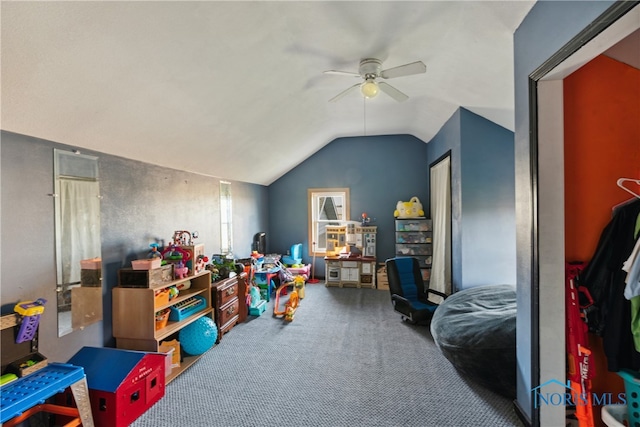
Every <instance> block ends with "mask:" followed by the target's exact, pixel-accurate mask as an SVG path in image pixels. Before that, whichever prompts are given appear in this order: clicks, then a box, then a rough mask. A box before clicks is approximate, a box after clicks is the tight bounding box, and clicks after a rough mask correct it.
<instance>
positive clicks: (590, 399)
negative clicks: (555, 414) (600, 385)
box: [531, 379, 627, 408]
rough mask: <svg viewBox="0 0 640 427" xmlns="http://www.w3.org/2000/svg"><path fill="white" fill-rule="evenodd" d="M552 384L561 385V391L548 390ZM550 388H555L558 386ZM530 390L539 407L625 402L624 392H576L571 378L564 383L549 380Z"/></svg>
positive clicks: (534, 401) (535, 405)
mask: <svg viewBox="0 0 640 427" xmlns="http://www.w3.org/2000/svg"><path fill="white" fill-rule="evenodd" d="M552 384H557V385H559V386H560V387H562V391H560V392H558V391H551V392H549V391H548V389H549V387H548V386H550V385H552ZM576 385H577V384H576ZM552 388H553V389H554V390H555V389H557V388H558V387H552ZM545 389H547V390H545ZM577 389H578V390H581V389H582V388H581V387H577ZM531 391H532V392H533V404H534V407H535V408H539V407H540V406H588V405H593V406H601V405H625V404H626V403H627V398H626V396H625V393H617V394H613V393H587V392H580V393H578V392H576V391H575V390H574V389H573V388H572V387H571V380H567V383H566V384H565V383H563V382H560V381H558V380H555V379H553V380H549V381H547V382H546V383H544V384H540V385H539V386H538V387H535V388H532V389H531Z"/></svg>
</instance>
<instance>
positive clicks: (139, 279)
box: [118, 264, 174, 288]
mask: <svg viewBox="0 0 640 427" xmlns="http://www.w3.org/2000/svg"><path fill="white" fill-rule="evenodd" d="M173 280H174V279H173V265H172V264H167V265H163V266H161V267H160V268H154V269H152V270H134V269H132V268H123V269H120V270H118V286H121V287H123V288H153V287H155V286H160V285H164V284H165V283H168V282H172V281H173Z"/></svg>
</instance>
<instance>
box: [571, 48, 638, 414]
mask: <svg viewBox="0 0 640 427" xmlns="http://www.w3.org/2000/svg"><path fill="white" fill-rule="evenodd" d="M564 126H565V129H564V133H565V135H564V137H565V153H564V159H565V160H564V166H565V250H566V258H567V261H589V260H590V258H591V256H592V255H593V253H594V251H595V249H596V246H597V244H598V239H599V238H600V233H601V232H602V230H603V228H604V227H605V226H606V225H607V223H608V222H609V221H610V220H611V213H612V208H613V207H614V206H615V205H616V204H618V203H621V202H624V201H626V200H629V199H631V198H632V197H633V196H632V195H631V194H629V193H627V192H625V191H624V190H622V189H620V188H618V186H617V185H616V181H617V180H618V178H622V177H625V178H636V179H640V70H638V69H636V68H633V67H631V66H628V65H626V64H623V63H621V62H618V61H616V60H614V59H611V58H609V57H606V56H602V55H601V56H599V57H597V58H595V59H593V60H592V61H591V62H589V63H588V64H586V65H584V66H583V67H582V68H580V69H579V70H577V71H576V72H574V73H573V74H571V75H570V76H569V77H567V78H565V80H564ZM636 190H640V187H637V188H636ZM589 341H590V345H591V348H592V350H593V355H594V359H595V374H596V376H595V378H594V380H593V391H594V392H596V393H606V392H615V393H618V392H622V391H624V382H623V381H622V379H620V378H619V377H618V376H617V375H616V374H614V373H611V372H608V371H607V366H606V358H605V356H604V352H603V349H602V339H601V338H600V337H597V336H595V335H593V334H590V337H589ZM599 414H600V408H595V410H594V418H596V420H597V422H596V425H597V426H602V425H604V424H602V422H601V421H600V420H599V418H600V416H599Z"/></svg>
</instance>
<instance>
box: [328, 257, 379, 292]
mask: <svg viewBox="0 0 640 427" xmlns="http://www.w3.org/2000/svg"><path fill="white" fill-rule="evenodd" d="M324 260H325V268H326V271H325V279H326V286H338V287H341V288H344V287H353V288H375V287H376V259H375V258H373V257H349V258H340V257H326V258H325V259H324Z"/></svg>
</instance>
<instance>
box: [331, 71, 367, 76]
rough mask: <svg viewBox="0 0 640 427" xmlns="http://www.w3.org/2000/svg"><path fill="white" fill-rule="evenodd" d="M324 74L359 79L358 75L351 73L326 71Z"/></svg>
mask: <svg viewBox="0 0 640 427" xmlns="http://www.w3.org/2000/svg"><path fill="white" fill-rule="evenodd" d="M324 74H335V75H338V76H352V77H360V74H358V73H352V72H351V71H338V70H327V71H325V72H324Z"/></svg>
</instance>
